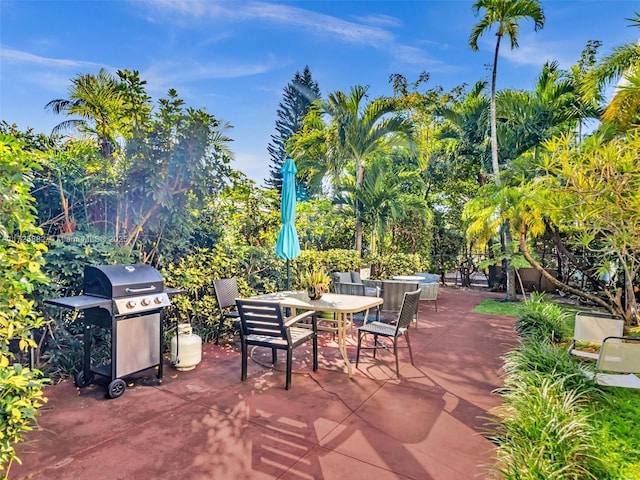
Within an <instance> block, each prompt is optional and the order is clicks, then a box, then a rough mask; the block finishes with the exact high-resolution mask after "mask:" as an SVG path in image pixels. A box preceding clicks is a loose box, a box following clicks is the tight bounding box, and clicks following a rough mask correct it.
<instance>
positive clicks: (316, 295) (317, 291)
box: [307, 285, 324, 300]
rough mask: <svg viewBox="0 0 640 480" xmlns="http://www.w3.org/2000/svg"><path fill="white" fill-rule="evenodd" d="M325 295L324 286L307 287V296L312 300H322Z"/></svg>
mask: <svg viewBox="0 0 640 480" xmlns="http://www.w3.org/2000/svg"><path fill="white" fill-rule="evenodd" d="M323 294H324V287H323V286H322V285H311V286H310V287H307V295H309V299H310V300H320V298H321V297H322V295H323Z"/></svg>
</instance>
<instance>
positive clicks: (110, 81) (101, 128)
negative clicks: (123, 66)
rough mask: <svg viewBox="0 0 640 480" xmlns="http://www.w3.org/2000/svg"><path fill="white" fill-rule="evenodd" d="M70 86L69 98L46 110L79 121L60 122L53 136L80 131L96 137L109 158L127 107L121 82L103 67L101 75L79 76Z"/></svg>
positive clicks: (102, 150) (58, 100)
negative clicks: (69, 131) (73, 117)
mask: <svg viewBox="0 0 640 480" xmlns="http://www.w3.org/2000/svg"><path fill="white" fill-rule="evenodd" d="M71 83H72V84H71V87H69V98H68V99H56V100H51V101H50V102H49V103H47V105H46V107H45V108H48V109H50V110H52V111H53V112H54V113H62V114H66V115H78V116H79V117H80V118H79V119H71V120H65V121H63V122H61V123H60V124H58V125H56V127H54V129H53V132H52V133H54V134H57V133H61V132H63V131H67V130H71V129H77V130H78V131H79V132H81V133H88V134H90V135H94V136H95V137H96V138H97V139H98V145H99V148H100V152H101V153H102V155H103V156H104V157H105V158H110V157H111V155H112V154H113V151H114V148H115V146H116V141H117V140H116V139H117V134H118V131H119V128H120V125H119V124H120V122H121V120H122V117H123V115H124V108H125V99H124V96H123V92H122V89H121V87H120V82H119V81H118V79H116V78H115V77H114V76H113V75H111V74H110V73H109V72H108V71H107V70H105V69H104V68H102V69H100V72H99V73H98V75H93V74H85V75H78V76H77V77H76V78H74V79H72V80H71Z"/></svg>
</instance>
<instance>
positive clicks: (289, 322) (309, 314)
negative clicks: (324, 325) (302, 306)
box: [284, 310, 316, 330]
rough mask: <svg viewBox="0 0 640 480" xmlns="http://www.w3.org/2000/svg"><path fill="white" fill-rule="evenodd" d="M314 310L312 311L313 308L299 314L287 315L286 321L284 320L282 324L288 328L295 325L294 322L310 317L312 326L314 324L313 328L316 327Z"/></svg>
mask: <svg viewBox="0 0 640 480" xmlns="http://www.w3.org/2000/svg"><path fill="white" fill-rule="evenodd" d="M315 313H316V312H314V311H313V310H308V311H306V312H303V313H301V314H299V315H296V316H295V317H289V318H287V321H286V322H285V324H284V326H285V327H287V328H289V327H291V326H293V325H295V324H296V323H300V322H301V321H302V320H305V319H306V318H309V317H311V318H312V320H313V326H314V330H315V329H316V315H315Z"/></svg>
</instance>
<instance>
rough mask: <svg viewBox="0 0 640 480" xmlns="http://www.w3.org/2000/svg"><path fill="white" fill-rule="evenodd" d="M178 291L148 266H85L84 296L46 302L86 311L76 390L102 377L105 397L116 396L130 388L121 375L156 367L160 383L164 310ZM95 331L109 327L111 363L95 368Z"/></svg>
mask: <svg viewBox="0 0 640 480" xmlns="http://www.w3.org/2000/svg"><path fill="white" fill-rule="evenodd" d="M180 292H181V290H178V289H172V288H165V287H164V282H163V280H162V276H161V275H160V273H159V272H158V271H157V270H156V269H155V268H153V267H151V266H149V265H143V264H138V265H97V266H95V265H87V266H85V269H84V293H83V295H77V296H72V297H61V298H53V299H48V300H45V303H48V304H50V305H55V306H57V307H63V308H68V309H72V310H80V311H82V316H81V319H82V322H83V326H84V334H83V341H84V361H83V369H82V370H81V371H80V372H78V373H77V374H76V376H75V383H76V386H77V387H79V388H82V387H85V386H87V385H89V384H90V383H93V380H94V378H95V374H98V375H101V376H103V377H107V378H109V380H110V383H109V385H108V388H107V393H108V395H109V397H111V398H117V397H119V396H121V395H122V394H123V393H124V391H125V389H126V383H125V381H124V380H123V377H126V376H128V375H132V374H134V373H138V372H141V371H143V370H146V369H148V368H152V367H157V369H158V371H157V379H158V383H161V382H162V337H163V328H164V327H163V324H164V307H167V306H169V305H171V300H170V297H171V296H173V295H174V294H176V293H180ZM93 327H103V328H109V329H111V359H110V360H111V362H110V364H107V365H101V366H96V367H93V366H92V365H91V339H92V330H93Z"/></svg>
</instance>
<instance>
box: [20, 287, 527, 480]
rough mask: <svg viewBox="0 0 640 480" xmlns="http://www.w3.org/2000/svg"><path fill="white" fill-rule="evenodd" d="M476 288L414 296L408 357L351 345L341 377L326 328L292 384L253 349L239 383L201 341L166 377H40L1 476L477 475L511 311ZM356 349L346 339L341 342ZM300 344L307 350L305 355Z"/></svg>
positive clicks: (224, 349) (225, 359)
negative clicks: (107, 382) (88, 381)
mask: <svg viewBox="0 0 640 480" xmlns="http://www.w3.org/2000/svg"><path fill="white" fill-rule="evenodd" d="M490 296H497V297H500V296H501V295H500V294H492V293H488V292H483V291H477V290H457V289H453V288H444V289H441V294H440V299H439V300H438V312H435V311H434V308H433V305H431V304H425V305H421V306H420V323H419V328H417V329H415V328H413V327H412V330H411V341H412V345H413V350H414V360H415V366H412V365H411V364H410V363H409V359H408V352H407V351H406V349H402V351H401V375H402V376H401V378H400V379H397V378H396V377H395V366H394V360H393V355H392V354H391V353H388V352H383V353H382V354H381V356H380V357H379V358H378V359H377V360H374V359H373V358H372V357H371V355H370V352H365V353H363V354H362V355H361V358H360V366H359V369H357V370H355V372H354V375H353V377H352V378H348V376H347V375H346V373H344V370H343V362H342V359H341V357H340V354H339V352H338V350H337V348H331V345H330V344H331V343H332V339H331V336H330V335H327V334H325V335H323V336H322V337H323V338H322V341H321V344H324V345H323V346H322V347H321V348H320V369H319V370H318V371H317V372H315V373H314V372H312V370H311V364H310V352H306V351H305V350H304V349H296V351H295V352H294V375H293V380H292V387H291V390H289V391H286V390H284V373H283V368H284V365H283V362H284V355H281V356H280V357H279V359H278V364H276V366H275V368H271V366H270V355H271V354H270V352H269V351H268V350H266V349H258V350H255V352H254V354H253V357H252V358H253V360H254V361H250V362H249V370H248V378H247V381H246V382H240V358H239V353H238V349H237V345H236V344H234V343H232V344H231V345H226V346H219V347H218V346H215V345H205V347H204V351H203V361H202V363H200V364H199V365H198V366H197V368H196V369H195V370H192V371H188V372H178V371H176V370H175V369H173V368H171V367H169V366H167V368H166V369H165V377H164V381H163V383H162V384H161V385H159V386H158V385H156V383H155V377H154V376H153V375H149V376H148V377H144V376H141V377H138V378H136V379H135V380H133V381H132V382H131V384H130V387H129V388H128V389H127V391H126V392H125V394H124V395H123V396H122V397H120V398H118V399H115V400H108V399H106V398H105V389H104V387H103V386H101V385H90V386H88V387H86V388H84V389H82V390H78V389H76V388H75V387H74V386H73V382H72V381H67V382H63V383H60V384H58V385H55V386H52V387H48V388H47V390H46V391H45V394H46V395H47V396H48V397H49V403H48V404H47V405H46V406H45V408H44V409H43V410H42V411H41V413H40V416H39V419H40V420H39V421H40V429H39V430H38V431H34V432H32V433H31V434H29V435H28V436H27V441H26V442H24V443H22V444H20V445H19V448H18V452H19V456H20V458H21V459H22V461H23V465H17V464H16V465H14V466H13V467H12V470H11V474H10V476H9V478H10V479H19V478H29V479H47V480H55V479H91V480H113V479H139V478H149V479H151V478H152V479H185V478H188V479H198V480H199V479H202V480H204V479H224V480H229V479H243V480H244V479H253V478H256V479H258V478H259V479H275V478H278V479H296V480H302V479H343V478H349V479H354V480H357V479H367V480H372V479H376V480H380V479H382V480H384V479H404V478H412V479H421V480H426V479H443V480H457V479H474V478H482V477H486V476H487V472H488V467H489V466H490V465H491V464H492V463H493V445H492V444H491V442H489V441H488V440H487V439H486V438H485V437H484V436H483V435H482V433H483V429H484V426H485V424H486V421H487V420H486V419H485V417H486V416H487V411H488V410H489V409H491V408H492V407H495V406H496V405H498V404H499V402H500V398H499V397H498V396H497V395H494V394H493V393H492V391H493V390H494V389H495V388H496V387H498V386H499V385H500V368H501V365H502V361H501V359H500V357H501V356H502V355H503V354H504V353H506V352H507V351H508V350H510V349H511V348H513V346H514V345H515V344H516V341H517V339H516V334H515V332H514V331H513V319H512V318H510V317H500V316H492V315H485V314H474V313H472V312H471V311H472V309H473V307H474V306H475V305H477V304H478V303H479V302H480V301H481V299H482V298H486V297H490ZM348 350H349V357H350V358H351V359H352V360H353V361H355V342H354V341H353V340H352V341H351V343H350V345H349V348H348ZM307 353H309V354H307Z"/></svg>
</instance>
